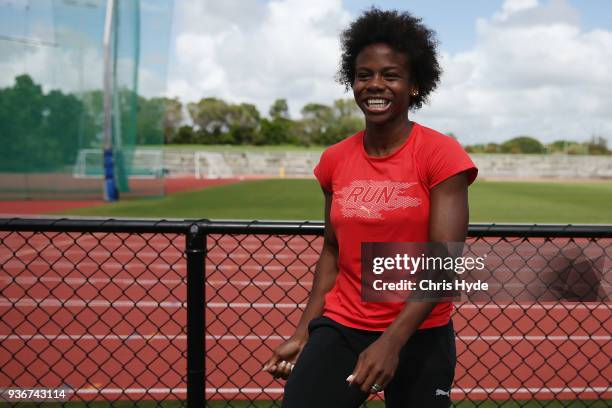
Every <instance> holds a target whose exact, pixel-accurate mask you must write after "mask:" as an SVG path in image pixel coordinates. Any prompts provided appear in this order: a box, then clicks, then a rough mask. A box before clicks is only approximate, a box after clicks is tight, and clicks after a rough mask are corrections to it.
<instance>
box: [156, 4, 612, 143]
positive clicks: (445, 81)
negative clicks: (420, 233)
mask: <svg viewBox="0 0 612 408" xmlns="http://www.w3.org/2000/svg"><path fill="white" fill-rule="evenodd" d="M371 4H375V5H378V6H379V7H381V8H397V9H402V10H409V11H412V12H413V13H414V14H416V15H418V16H420V17H422V18H423V20H424V21H425V23H426V24H428V25H429V26H430V27H431V28H433V29H434V30H436V31H437V32H438V36H439V39H440V50H439V51H440V57H441V62H442V66H443V69H444V76H443V78H442V82H441V86H440V87H439V88H438V90H437V91H436V92H435V94H434V95H433V97H432V98H431V102H430V104H429V105H427V106H425V107H424V108H423V109H421V110H420V111H418V112H415V113H414V114H412V118H413V119H414V120H417V121H419V122H421V123H423V124H425V125H427V126H430V127H433V128H435V129H438V130H440V131H443V132H448V131H452V132H453V133H455V134H456V135H457V136H458V138H459V140H460V141H461V142H463V143H476V142H485V141H500V140H504V139H507V138H509V137H513V136H516V135H519V134H530V135H533V136H536V137H538V138H540V139H541V140H544V141H552V140H555V139H560V138H570V139H577V140H585V139H587V138H589V137H590V136H592V135H594V134H597V135H603V136H605V137H608V138H610V137H611V136H612V115H611V113H612V96H611V95H610V91H611V90H612V68H610V67H612V2H610V1H607V0H590V1H580V0H571V1H570V0H540V1H538V0H505V1H502V0H462V1H460V2H456V1H450V0H444V1H443V0H413V1H406V0H404V1H374V2H372V1H360V0H354V1H349V0H345V1H340V0H310V1H302V0H274V1H264V0H224V1H218V0H214V1H202V0H178V1H176V2H175V8H174V19H173V28H172V34H171V36H170V53H169V55H170V58H169V65H168V72H167V75H168V81H167V89H166V91H167V94H168V95H170V96H179V97H180V98H181V99H182V100H187V101H195V100H198V99H200V98H202V97H207V96H216V97H221V98H224V99H226V100H229V101H235V102H251V103H255V104H256V105H257V106H258V108H259V109H260V111H261V112H263V113H265V112H267V111H268V107H269V105H270V103H271V102H272V101H273V100H274V99H276V98H279V97H283V98H287V99H288V101H289V106H290V109H291V112H292V114H293V116H294V117H297V116H298V115H299V110H300V109H301V107H302V106H303V105H304V104H305V103H308V102H320V103H328V104H329V103H330V102H331V101H332V100H333V99H335V98H341V97H350V96H351V95H350V94H347V93H345V92H344V89H343V88H342V87H341V86H340V85H338V84H336V83H335V82H334V74H335V72H336V69H337V66H338V58H339V45H338V33H339V32H340V31H341V30H342V29H343V28H344V27H346V25H347V23H348V22H350V21H351V20H352V19H353V18H355V17H356V16H357V15H359V13H360V12H361V11H362V10H363V9H365V8H368V7H369V6H370V5H371Z"/></svg>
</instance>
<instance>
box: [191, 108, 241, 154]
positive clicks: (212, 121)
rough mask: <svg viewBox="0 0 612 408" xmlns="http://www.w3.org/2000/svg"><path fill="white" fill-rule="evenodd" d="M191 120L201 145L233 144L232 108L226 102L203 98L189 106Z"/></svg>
mask: <svg viewBox="0 0 612 408" xmlns="http://www.w3.org/2000/svg"><path fill="white" fill-rule="evenodd" d="M187 110H188V111H189V115H190V116H191V120H192V121H193V123H194V124H195V131H196V133H197V135H198V140H199V142H200V143H205V144H215V143H223V144H231V143H232V142H233V138H232V136H231V135H230V134H229V131H230V124H229V122H230V116H231V115H232V108H231V106H230V105H229V104H227V103H226V102H225V101H223V100H221V99H217V98H203V99H200V101H199V102H197V103H193V102H192V103H190V104H188V105H187Z"/></svg>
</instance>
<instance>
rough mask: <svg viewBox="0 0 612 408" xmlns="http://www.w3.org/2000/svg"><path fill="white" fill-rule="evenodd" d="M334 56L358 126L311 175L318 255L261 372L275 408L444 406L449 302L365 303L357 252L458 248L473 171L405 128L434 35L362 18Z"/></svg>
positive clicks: (434, 77) (398, 17) (429, 63)
mask: <svg viewBox="0 0 612 408" xmlns="http://www.w3.org/2000/svg"><path fill="white" fill-rule="evenodd" d="M342 46H343V54H342V61H341V68H340V72H339V76H338V80H339V82H341V83H343V84H344V85H346V86H347V88H351V89H352V90H353V95H354V97H355V101H356V102H357V104H358V106H359V107H360V109H361V110H362V112H363V114H364V115H365V122H366V127H365V130H362V131H360V132H358V133H356V134H354V135H352V136H350V137H348V138H346V139H345V140H343V141H341V142H339V143H337V144H335V145H333V146H331V147H329V148H328V149H327V150H326V151H325V152H324V153H323V154H322V156H321V160H320V162H319V164H318V165H317V167H316V168H315V170H314V173H315V176H316V177H317V180H318V181H319V183H320V185H321V188H322V190H323V194H324V197H325V239H324V243H323V248H322V250H321V256H320V258H319V262H318V263H317V268H316V271H315V277H314V281H313V288H312V291H311V293H310V297H309V299H308V303H307V305H306V308H305V310H304V313H303V315H302V318H301V320H300V322H299V324H298V327H297V329H296V332H295V334H294V335H293V336H292V337H291V338H290V339H289V340H287V341H286V342H285V343H283V344H281V345H280V346H279V347H278V348H277V349H276V350H275V351H274V354H273V356H272V357H271V358H270V359H269V361H268V362H267V363H266V365H265V366H264V370H265V371H268V372H270V373H271V374H272V375H274V376H275V377H282V378H286V379H287V383H286V386H285V396H284V399H283V407H284V408H300V407H313V406H318V407H322V406H325V407H328V406H329V407H334V408H337V407H346V408H350V407H358V406H359V405H360V404H361V403H363V402H364V401H365V400H366V399H367V398H368V397H369V395H370V394H373V393H378V392H381V391H383V390H384V392H385V403H386V406H387V407H390V408H395V407H407V406H409V407H413V406H414V407H448V406H449V405H450V388H451V386H452V382H453V377H454V367H455V343H454V333H453V326H452V322H451V320H450V314H451V310H452V303H450V302H447V301H444V302H406V303H400V302H395V303H392V302H384V303H377V302H366V301H364V299H363V298H362V296H361V294H362V293H361V292H362V291H361V287H360V284H361V270H362V269H361V252H360V251H361V244H362V243H363V242H428V241H431V242H462V241H464V240H465V236H466V233H467V226H468V201H467V188H468V185H469V184H471V183H472V182H473V181H474V179H475V178H476V174H477V169H476V167H475V166H474V163H472V161H471V160H470V158H469V157H468V155H467V154H466V153H465V151H464V150H463V149H462V148H461V146H460V145H459V144H458V143H457V142H456V141H455V140H454V139H452V138H450V137H448V136H445V135H443V134H441V133H439V132H436V131H435V130H432V129H429V128H427V127H425V126H422V125H420V124H418V123H415V122H412V121H410V119H409V118H408V112H409V110H410V109H416V108H419V107H421V105H422V104H423V103H424V102H425V101H426V99H427V97H428V95H429V94H430V93H431V91H433V89H434V88H435V87H436V85H437V83H438V81H439V77H440V68H439V65H438V61H437V58H436V49H435V46H436V42H435V36H434V33H433V31H431V30H430V29H428V28H427V27H425V26H424V25H423V24H422V23H421V20H420V19H418V18H416V17H413V16H412V15H411V14H409V13H400V12H396V11H381V10H378V9H371V10H369V11H367V12H366V13H364V14H363V15H362V16H361V17H359V18H358V19H357V20H356V21H355V22H353V23H352V24H351V25H350V27H349V28H348V29H347V30H346V31H345V32H344V33H343V34H342ZM313 390H314V392H313ZM321 397H323V398H321Z"/></svg>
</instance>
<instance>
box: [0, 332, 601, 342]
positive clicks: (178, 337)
mask: <svg viewBox="0 0 612 408" xmlns="http://www.w3.org/2000/svg"><path fill="white" fill-rule="evenodd" d="M289 337H290V335H284V336H282V335H277V334H266V335H256V334H247V335H236V334H223V335H212V334H208V335H206V340H223V341H239V340H258V341H262V340H285V339H288V338H289ZM455 338H456V339H457V340H459V341H464V342H465V341H491V342H494V341H507V342H517V341H544V340H548V341H575V342H584V341H605V342H608V341H611V340H612V336H610V335H601V336H597V335H595V336H577V335H571V336H564V335H562V336H556V335H550V336H530V335H527V336H522V335H521V336H511V335H499V336H486V335H485V336H463V335H457V336H455ZM0 340H21V341H30V340H48V341H56V340H73V341H77V340H96V341H103V340H113V341H124V340H127V341H129V340H147V341H149V340H187V335H184V334H177V335H165V334H149V335H147V334H125V335H121V334H83V335H79V334H24V335H19V334H9V335H0Z"/></svg>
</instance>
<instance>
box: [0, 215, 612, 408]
mask: <svg viewBox="0 0 612 408" xmlns="http://www.w3.org/2000/svg"><path fill="white" fill-rule="evenodd" d="M322 234H323V225H322V224H321V223H314V222H301V223H298V222H238V221H226V222H225V221H214V222H213V221H207V220H197V221H166V220H162V221H146V220H93V219H0V282H1V283H0V287H1V291H0V388H3V389H33V388H45V389H56V390H57V389H63V390H66V391H67V394H68V395H67V397H66V399H68V400H69V401H70V403H71V402H73V401H74V402H79V401H80V402H89V401H98V402H104V401H106V402H108V403H109V405H110V404H114V403H115V402H117V401H127V402H128V403H129V402H130V401H132V402H139V403H140V405H141V406H161V405H162V404H161V402H162V401H167V400H173V401H179V405H180V404H185V405H187V406H189V407H195V406H198V407H201V406H203V405H206V406H211V407H213V406H214V407H217V406H226V405H227V406H233V405H235V404H238V402H237V401H239V400H242V401H246V402H252V405H251V406H260V404H259V403H258V402H256V401H264V402H269V401H279V400H280V398H281V397H282V386H283V384H282V382H279V381H277V380H274V379H272V378H271V377H270V376H269V375H268V374H267V373H263V372H261V366H262V364H263V363H264V362H265V361H266V360H267V359H268V358H269V356H270V354H271V352H272V350H273V349H274V347H275V346H276V345H278V344H279V343H280V342H281V341H282V340H283V339H285V338H287V337H288V336H290V335H291V334H292V331H293V329H294V328H295V325H296V324H297V321H298V320H299V318H300V315H301V309H302V308H303V306H304V303H305V302H306V301H307V296H308V293H309V290H310V285H311V283H312V276H313V273H314V267H315V264H316V260H317V258H318V254H319V251H320V248H321V245H322ZM468 235H469V236H468V239H467V241H466V251H467V252H468V253H470V254H472V255H474V256H478V255H480V254H487V255H488V258H487V267H488V271H487V272H488V275H487V280H488V281H489V282H490V283H491V284H492V286H493V287H496V288H497V289H496V290H497V291H498V292H499V293H496V296H497V297H495V296H494V297H493V298H491V299H487V300H486V301H478V300H474V299H467V300H465V301H462V302H458V303H456V309H455V311H454V314H453V319H454V324H455V329H456V341H457V352H458V363H457V370H456V376H455V385H454V387H453V393H452V396H453V399H454V400H457V401H461V400H464V401H466V403H467V402H470V401H471V403H472V405H471V406H479V405H480V404H481V403H484V401H487V400H488V402H487V403H488V404H491V403H492V402H491V401H493V404H496V403H497V404H498V405H500V404H501V402H502V401H507V400H511V401H518V402H517V403H519V405H520V403H521V402H522V401H523V400H533V402H532V404H535V405H531V406H549V405H548V404H549V403H550V401H551V400H552V401H564V400H572V401H578V402H577V403H579V404H582V405H576V406H604V405H605V404H607V403H608V402H609V400H610V399H612V388H611V387H610V386H609V378H610V375H611V374H612V372H611V371H610V370H611V369H612V368H611V366H610V353H611V349H610V344H612V342H610V338H611V335H612V333H611V331H612V317H611V313H610V312H611V309H612V303H611V299H610V294H611V280H612V276H611V274H612V272H611V271H610V268H611V267H610V265H611V262H610V261H611V259H612V245H611V243H612V226H597V225H580V226H578V225H576V226H573V225H482V224H474V225H470V229H469V234H468ZM495 285H497V286H495ZM525 295H528V296H525ZM504 296H505V297H504ZM529 299H530V300H529ZM5 397H6V395H5ZM321 397H322V400H323V399H324V398H325V396H321ZM10 402H17V401H15V400H12V401H10ZM70 403H68V405H69V404H70ZM143 404H144V405H143ZM376 404H377V401H376V400H374V401H371V402H368V405H372V406H375V405H376ZM264 405H265V404H264ZM269 405H270V404H269V403H268V405H266V406H269ZM235 406H237V405H235ZM240 406H249V404H246V405H240ZM486 406H490V405H486ZM551 406H552V405H551ZM555 406H556V405H555Z"/></svg>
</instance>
